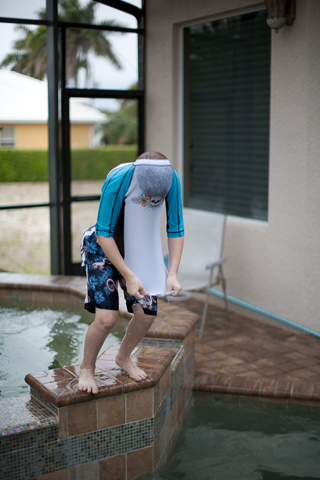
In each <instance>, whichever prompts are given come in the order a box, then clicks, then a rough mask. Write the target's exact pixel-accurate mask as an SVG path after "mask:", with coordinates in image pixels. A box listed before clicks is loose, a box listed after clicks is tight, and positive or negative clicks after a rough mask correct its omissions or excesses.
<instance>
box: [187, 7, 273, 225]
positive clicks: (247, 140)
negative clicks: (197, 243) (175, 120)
mask: <svg viewBox="0 0 320 480" xmlns="http://www.w3.org/2000/svg"><path fill="white" fill-rule="evenodd" d="M269 106H270V29H269V28H268V27H267V25H266V20H265V12H254V13H250V14H244V15H237V16H233V17H229V18H224V19H221V20H216V21H212V22H206V23H202V24H198V25H193V26H191V27H188V28H185V29H184V139H185V140H184V158H185V165H184V204H185V206H186V207H190V208H196V209H202V210H209V211H215V212H220V213H225V214H228V215H236V216H240V217H246V218H253V219H258V220H265V221H266V220H267V218H268V171H269V166H268V164H269V110H270V109H269Z"/></svg>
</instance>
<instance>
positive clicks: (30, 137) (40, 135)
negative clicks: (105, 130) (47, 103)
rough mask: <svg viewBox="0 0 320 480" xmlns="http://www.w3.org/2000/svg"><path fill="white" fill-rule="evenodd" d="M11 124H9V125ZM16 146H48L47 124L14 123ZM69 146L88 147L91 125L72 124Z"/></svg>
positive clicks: (30, 147) (43, 147) (44, 147)
mask: <svg viewBox="0 0 320 480" xmlns="http://www.w3.org/2000/svg"><path fill="white" fill-rule="evenodd" d="M10 126H11V125H10ZM15 129H16V146H15V148H19V149H46V148H48V126H47V124H44V123H43V124H33V123H25V124H19V125H15ZM70 135H71V138H70V143H71V148H89V147H91V146H92V125H91V124H87V125H86V124H73V125H71V130H70Z"/></svg>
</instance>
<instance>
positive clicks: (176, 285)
mask: <svg viewBox="0 0 320 480" xmlns="http://www.w3.org/2000/svg"><path fill="white" fill-rule="evenodd" d="M183 242H184V237H168V249H169V271H168V278H167V292H171V290H173V294H172V296H173V297H176V296H177V295H178V293H179V292H180V291H181V289H182V287H181V285H180V282H179V279H178V268H179V264H180V259H181V255H182V250H183Z"/></svg>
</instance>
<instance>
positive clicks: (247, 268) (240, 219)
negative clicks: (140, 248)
mask: <svg viewBox="0 0 320 480" xmlns="http://www.w3.org/2000/svg"><path fill="white" fill-rule="evenodd" d="M146 8H147V35H146V44H147V53H146V66H147V71H146V99H147V101H146V125H147V126H148V128H147V131H146V147H147V149H153V150H154V149H155V150H159V151H161V152H163V153H164V154H166V155H167V156H168V157H169V158H170V159H171V160H172V162H173V163H174V165H175V167H176V168H177V169H178V172H179V174H180V175H181V178H182V186H183V192H184V205H185V206H186V207H192V208H197V209H204V210H211V211H218V212H225V213H227V214H228V218H227V228H226V238H225V249H224V254H225V256H226V257H227V258H228V262H227V264H226V268H225V271H226V276H227V280H228V285H227V287H228V288H227V290H228V294H229V295H230V296H232V297H234V299H235V300H236V301H238V302H243V303H244V304H246V305H250V306H253V307H257V308H258V309H261V310H264V311H267V312H269V313H271V314H273V315H275V316H277V317H281V318H284V319H287V320H289V321H291V322H294V323H296V324H299V325H302V326H304V327H307V328H309V329H311V330H314V331H317V332H320V313H319V312H320V295H319V287H320V248H319V245H320V160H319V155H320V153H319V152H320V48H319V46H320V28H319V26H320V2H319V0H297V1H296V19H295V21H294V23H293V25H292V26H285V27H283V28H281V29H280V30H279V32H278V33H276V32H274V31H271V30H269V28H268V27H267V25H266V23H265V4H264V2H257V1H256V0H228V1H227V2H226V1H223V0H201V1H199V2H196V1H186V0H175V1H174V2H173V1H172V0H161V1H160V0H151V1H148V0H147V2H146ZM259 12H261V13H259ZM199 234H205V232H204V233H203V232H199ZM186 235H188V232H186ZM208 261H210V258H208Z"/></svg>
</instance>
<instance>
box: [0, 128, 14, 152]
mask: <svg viewBox="0 0 320 480" xmlns="http://www.w3.org/2000/svg"><path fill="white" fill-rule="evenodd" d="M15 144H16V135H15V128H14V127H0V145H1V147H14V146H15Z"/></svg>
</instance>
